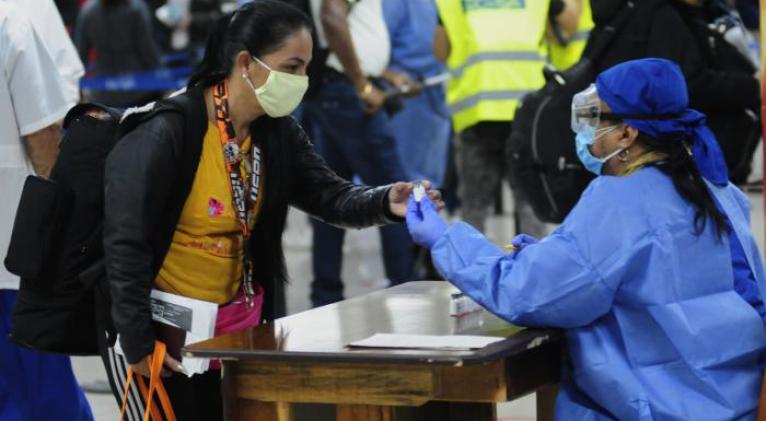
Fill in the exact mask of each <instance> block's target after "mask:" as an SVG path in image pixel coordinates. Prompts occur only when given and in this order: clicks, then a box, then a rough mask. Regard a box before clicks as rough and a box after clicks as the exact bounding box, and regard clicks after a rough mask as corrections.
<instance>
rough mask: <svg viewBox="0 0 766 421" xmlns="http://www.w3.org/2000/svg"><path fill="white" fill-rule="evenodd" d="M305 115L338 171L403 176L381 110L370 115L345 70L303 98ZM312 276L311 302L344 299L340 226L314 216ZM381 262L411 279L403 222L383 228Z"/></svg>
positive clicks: (400, 278)
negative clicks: (310, 97) (304, 99)
mask: <svg viewBox="0 0 766 421" xmlns="http://www.w3.org/2000/svg"><path fill="white" fill-rule="evenodd" d="M304 105H305V106H304V110H303V111H304V113H305V114H304V117H305V121H307V122H308V124H309V126H310V128H309V130H310V134H311V136H312V138H313V141H314V144H315V147H316V150H317V152H318V153H319V154H320V155H321V156H322V157H323V158H324V159H325V161H327V164H328V165H329V166H330V168H332V169H333V170H334V171H335V172H336V173H337V174H338V175H339V176H341V177H343V178H345V179H349V180H350V179H351V178H353V177H354V176H359V178H361V180H362V182H364V183H365V184H369V185H384V184H389V183H393V182H396V181H403V180H404V170H403V168H402V165H401V162H400V161H399V157H398V155H397V151H396V145H395V140H394V137H393V136H392V134H391V132H390V130H389V121H388V117H387V116H386V115H385V114H384V113H383V112H378V113H376V114H374V115H369V114H366V113H365V112H364V110H363V109H362V104H361V102H360V100H359V98H358V97H357V95H356V92H355V90H354V87H353V86H352V84H351V83H350V82H348V80H346V79H345V78H343V77H341V76H337V75H333V76H332V77H329V78H327V79H326V80H325V81H324V82H323V85H322V87H321V88H320V90H319V92H317V96H316V97H315V98H312V99H311V100H308V101H306V102H305V104H304ZM312 224H313V228H314V247H313V252H312V264H313V270H314V281H313V282H312V284H311V302H312V304H313V305H314V306H321V305H325V304H329V303H333V302H336V301H340V300H342V299H343V281H342V280H341V276H340V274H341V266H342V262H343V237H344V231H343V230H342V229H339V228H336V227H332V226H330V225H327V224H324V223H322V222H318V221H313V222H312ZM380 235H381V242H382V248H383V263H384V266H385V269H386V276H387V277H388V279H389V280H390V281H391V283H392V284H399V283H402V282H407V281H409V280H411V276H412V270H413V265H414V246H413V243H412V239H411V238H410V236H409V233H408V232H407V227H406V226H405V225H404V224H397V225H389V226H386V227H382V228H380Z"/></svg>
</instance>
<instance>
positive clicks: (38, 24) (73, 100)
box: [0, 0, 85, 106]
mask: <svg viewBox="0 0 766 421" xmlns="http://www.w3.org/2000/svg"><path fill="white" fill-rule="evenodd" d="M0 1H7V2H10V3H13V4H15V5H16V8H18V9H19V11H21V12H22V13H24V14H25V15H26V16H27V18H28V19H29V20H30V21H31V22H32V26H34V27H35V31H37V34H38V35H39V36H40V38H42V40H43V44H44V45H45V48H46V49H47V50H48V53H49V54H50V56H51V57H53V61H54V62H55V63H56V68H57V69H58V71H59V74H60V75H61V77H62V78H63V79H64V82H65V84H64V85H63V87H64V90H65V93H66V99H67V102H69V104H70V106H74V105H75V104H77V103H78V102H79V101H80V78H82V77H83V75H85V67H83V65H82V61H81V60H80V56H79V55H78V54H77V49H76V48H75V46H74V43H72V38H71V37H70V36H69V33H68V32H67V30H66V27H65V26H64V21H63V20H62V19H61V14H60V13H59V11H58V8H57V7H56V4H55V3H54V1H53V0H0Z"/></svg>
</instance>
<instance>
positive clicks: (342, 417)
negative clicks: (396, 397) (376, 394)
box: [335, 405, 394, 421]
mask: <svg viewBox="0 0 766 421" xmlns="http://www.w3.org/2000/svg"><path fill="white" fill-rule="evenodd" d="M336 411H337V412H336V418H335V419H336V421H393V420H394V408H393V407H391V406H378V405H338V406H337V410H336Z"/></svg>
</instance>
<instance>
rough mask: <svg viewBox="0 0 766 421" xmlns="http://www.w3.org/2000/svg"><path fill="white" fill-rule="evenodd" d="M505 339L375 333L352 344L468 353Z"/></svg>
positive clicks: (354, 345)
mask: <svg viewBox="0 0 766 421" xmlns="http://www.w3.org/2000/svg"><path fill="white" fill-rule="evenodd" d="M503 339H505V338H502V337H497V336H468V335H401V334H392V333H376V334H374V335H372V336H370V337H369V338H367V339H363V340H361V341H356V342H352V343H351V344H349V346H350V347H354V348H388V349H391V348H393V349H437V350H447V351H470V350H472V349H481V348H484V347H485V346H487V345H490V344H493V343H495V342H500V341H502V340H503Z"/></svg>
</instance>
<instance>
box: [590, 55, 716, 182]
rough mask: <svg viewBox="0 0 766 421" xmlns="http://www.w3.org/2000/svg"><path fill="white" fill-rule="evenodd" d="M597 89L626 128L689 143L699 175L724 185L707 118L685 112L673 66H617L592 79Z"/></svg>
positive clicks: (682, 84) (653, 62) (654, 62)
mask: <svg viewBox="0 0 766 421" xmlns="http://www.w3.org/2000/svg"><path fill="white" fill-rule="evenodd" d="M596 89H597V90H598V96H599V98H601V100H602V101H604V102H606V104H607V105H608V106H609V108H611V112H612V113H614V114H622V115H626V116H628V117H627V118H624V119H623V120H624V121H625V123H627V124H628V125H629V126H631V127H633V128H635V129H637V130H638V131H640V132H643V133H646V134H647V135H649V136H652V137H653V138H655V139H658V140H661V141H668V142H681V141H684V140H686V141H688V142H690V143H691V147H692V155H693V158H694V163H695V164H696V166H697V169H698V170H699V172H700V174H702V176H703V177H705V178H706V179H707V180H708V181H710V182H711V183H713V184H715V185H718V186H725V185H726V184H727V183H728V179H729V174H728V170H727V168H726V160H725V159H724V157H723V154H722V153H721V148H720V147H719V146H718V142H717V141H716V139H715V135H713V132H711V131H710V129H709V128H708V127H707V125H706V124H705V120H706V117H705V115H704V114H702V113H700V112H698V111H695V110H692V109H690V108H688V107H689V96H688V93H687V91H686V81H685V80H684V76H683V74H682V73H681V69H680V68H679V67H678V65H677V64H675V63H674V62H672V61H669V60H664V59H656V58H648V59H641V60H633V61H628V62H625V63H622V64H618V65H616V66H614V67H612V68H610V69H608V70H606V71H604V72H602V73H601V74H600V75H599V76H598V78H596ZM652 116H658V117H661V118H652ZM631 117H635V118H631Z"/></svg>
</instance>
